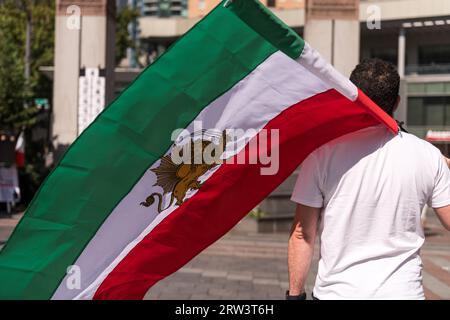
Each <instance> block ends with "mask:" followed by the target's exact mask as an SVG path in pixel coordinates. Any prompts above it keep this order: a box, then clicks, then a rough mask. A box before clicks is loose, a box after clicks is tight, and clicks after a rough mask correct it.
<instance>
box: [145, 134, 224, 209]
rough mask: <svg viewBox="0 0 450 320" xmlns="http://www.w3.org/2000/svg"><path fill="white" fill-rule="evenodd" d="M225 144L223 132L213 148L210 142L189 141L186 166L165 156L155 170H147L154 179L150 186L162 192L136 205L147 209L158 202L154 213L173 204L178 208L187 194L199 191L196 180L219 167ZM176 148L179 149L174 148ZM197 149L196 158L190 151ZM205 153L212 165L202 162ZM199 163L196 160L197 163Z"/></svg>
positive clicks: (168, 155)
mask: <svg viewBox="0 0 450 320" xmlns="http://www.w3.org/2000/svg"><path fill="white" fill-rule="evenodd" d="M228 141H229V136H228V135H227V134H226V131H225V130H224V131H223V132H222V135H221V136H220V138H219V143H218V144H216V145H211V144H214V142H213V141H212V140H204V139H203V138H202V139H201V140H197V141H194V138H190V141H189V142H188V143H189V145H188V151H189V150H190V154H189V156H188V157H189V158H190V161H187V162H188V163H185V162H183V163H180V164H176V163H175V162H174V161H173V159H172V155H171V154H167V155H165V156H164V157H163V158H162V159H161V162H160V164H159V166H158V167H156V168H153V169H150V171H152V172H154V173H155V175H156V183H155V184H154V185H153V186H158V187H161V188H162V190H163V192H162V193H159V192H154V193H152V194H150V195H149V196H148V197H147V198H146V199H145V201H143V202H141V203H140V205H141V206H144V207H147V208H148V207H151V206H152V205H154V203H155V201H156V200H157V201H158V207H157V209H158V213H161V212H162V211H164V210H166V209H168V208H169V207H171V206H172V204H174V203H175V205H177V206H181V205H182V204H183V203H184V202H185V201H186V195H187V193H188V191H190V190H192V191H195V190H198V189H200V188H201V186H202V184H203V183H201V182H200V178H201V177H202V176H203V175H204V174H206V173H207V172H208V171H210V170H211V169H213V168H215V167H216V166H218V165H219V164H221V163H223V162H224V161H225V160H222V159H221V157H222V155H223V153H224V152H225V149H226V144H227V142H228ZM175 147H177V145H175ZM178 147H179V146H178ZM198 147H200V148H199V149H201V156H200V158H198V155H199V153H198V152H197V153H196V152H195V151H194V149H195V148H198ZM206 149H210V150H212V151H211V156H212V158H213V159H214V161H205V159H204V157H203V154H204V151H205V150H206ZM184 151H186V148H185V149H182V148H180V149H179V152H180V155H181V156H183V152H184ZM199 159H200V160H199ZM166 194H170V201H169V204H168V205H167V206H165V208H163V199H164V196H165V195H166Z"/></svg>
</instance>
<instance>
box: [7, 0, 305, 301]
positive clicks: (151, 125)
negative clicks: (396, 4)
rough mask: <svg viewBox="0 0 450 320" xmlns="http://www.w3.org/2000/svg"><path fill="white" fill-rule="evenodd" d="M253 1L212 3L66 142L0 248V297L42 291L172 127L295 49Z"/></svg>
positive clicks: (42, 294)
mask: <svg viewBox="0 0 450 320" xmlns="http://www.w3.org/2000/svg"><path fill="white" fill-rule="evenodd" d="M253 1H256V0H235V1H234V3H233V7H232V10H230V9H228V8H224V7H223V5H222V4H220V5H219V6H217V7H216V9H214V10H213V11H212V12H211V13H210V14H209V15H208V16H207V17H205V18H204V19H203V20H202V21H201V22H199V23H198V24H197V25H196V26H194V27H193V28H192V29H191V30H190V31H189V32H188V33H187V34H186V35H184V36H183V37H182V38H181V39H180V40H178V41H177V42H176V44H175V45H174V46H172V47H171V48H170V49H169V50H168V51H167V52H166V53H165V54H164V55H163V56H161V57H160V58H159V59H158V60H157V61H156V62H155V63H154V64H152V65H151V66H150V67H149V68H147V69H146V70H145V71H144V72H142V73H141V74H140V76H139V77H138V78H137V79H136V80H135V81H134V82H133V83H132V84H131V85H130V86H129V87H128V88H127V89H126V90H125V91H124V92H123V93H122V94H121V95H120V96H119V97H118V98H117V99H116V100H115V101H114V102H113V103H112V104H110V106H109V107H108V108H106V110H105V111H104V112H103V113H102V114H101V115H100V116H99V117H98V118H97V119H96V120H95V121H94V123H93V124H92V125H91V126H90V127H89V128H88V129H86V130H85V131H84V132H83V134H82V135H81V136H80V137H79V138H78V139H77V140H76V141H75V142H74V143H73V144H72V146H71V147H70V148H69V149H68V151H67V152H66V154H65V156H64V158H63V159H62V160H61V161H60V163H59V164H58V166H57V167H56V168H55V169H54V170H53V171H52V173H51V174H50V175H49V177H48V178H47V179H46V181H45V183H44V184H43V186H42V187H41V188H40V190H39V191H38V194H37V195H36V196H35V198H34V199H33V201H32V203H31V204H30V206H29V208H28V210H27V212H26V214H25V216H24V217H23V218H22V220H21V221H20V223H19V225H18V226H17V228H16V229H15V231H14V233H13V235H12V236H11V238H10V240H9V241H8V243H7V244H6V245H5V247H4V248H3V250H2V251H1V252H0V299H48V298H51V296H52V295H53V292H54V291H55V290H56V289H57V287H58V285H59V284H60V282H61V280H62V279H63V278H64V276H65V273H66V268H67V267H68V266H69V265H71V264H73V263H74V262H75V261H76V259H77V258H78V256H79V255H80V254H81V252H82V251H83V250H84V248H85V246H86V245H87V244H88V243H89V241H90V240H91V238H92V237H93V236H94V235H95V233H96V232H97V230H98V229H99V228H100V226H101V225H102V223H103V222H104V221H105V219H106V218H107V217H108V215H109V214H110V213H111V212H112V211H113V209H114V208H115V207H116V206H117V204H118V203H119V202H120V201H121V200H122V199H123V197H125V196H126V195H127V193H128V192H129V191H130V190H131V188H132V187H133V186H134V185H135V184H136V183H137V181H138V180H139V179H140V178H141V176H142V175H143V174H144V172H145V171H146V170H147V169H148V167H150V166H151V165H152V164H153V163H154V162H155V161H157V160H158V159H159V158H160V157H161V156H162V155H163V154H164V153H165V152H166V151H167V150H168V149H169V147H170V146H171V144H172V142H171V140H170V136H171V133H172V131H173V130H174V129H176V128H184V127H186V126H187V125H188V124H189V123H190V122H192V121H193V119H195V117H196V116H197V115H198V113H199V112H200V111H201V110H202V109H203V108H204V107H205V106H207V105H208V104H209V103H211V102H212V101H213V100H215V99H216V98H217V97H219V96H220V95H222V94H223V93H224V92H226V91H228V90H229V89H230V88H231V87H232V86H233V85H234V84H236V83H237V82H238V81H240V80H241V79H243V78H244V77H245V76H247V75H248V74H249V73H250V72H251V71H252V70H254V69H255V68H256V67H257V66H258V65H259V64H261V63H262V62H263V61H264V60H265V59H267V58H268V57H269V56H270V55H271V54H273V53H274V52H276V51H278V50H282V51H283V52H285V53H286V54H288V55H289V56H291V57H294V56H299V55H300V53H301V50H302V46H301V45H300V43H301V42H302V41H300V40H299V39H300V38H298V37H297V38H295V37H292V36H291V35H290V34H289V33H290V31H289V30H287V29H285V27H283V26H282V25H281V24H278V23H277V24H274V21H276V20H274V19H273V18H271V19H267V17H268V16H267V12H266V11H264V10H261V8H256V7H255V8H250V7H248V8H247V7H245V5H244V3H246V2H253ZM235 9H236V10H235ZM237 9H239V10H237ZM233 12H234V13H233ZM239 16H242V19H243V20H245V21H246V22H245V23H244V22H243V20H241V19H240V18H239ZM248 16H252V18H251V19H247V18H248ZM265 24H267V27H265ZM269 26H270V27H269ZM256 27H258V30H254V29H253V28H256ZM279 29H280V30H279ZM255 31H256V32H255ZM284 32H287V33H288V34H284V35H283V34H282V33H284ZM286 36H288V38H287V39H289V41H286V40H284V39H283V37H286ZM278 38H279V41H278V40H277V39H278Z"/></svg>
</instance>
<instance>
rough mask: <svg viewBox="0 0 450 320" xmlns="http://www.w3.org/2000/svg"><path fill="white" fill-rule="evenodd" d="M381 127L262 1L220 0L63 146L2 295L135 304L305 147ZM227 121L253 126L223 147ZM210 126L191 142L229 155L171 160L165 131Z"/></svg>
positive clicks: (268, 188)
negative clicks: (272, 159) (265, 154)
mask: <svg viewBox="0 0 450 320" xmlns="http://www.w3.org/2000/svg"><path fill="white" fill-rule="evenodd" d="M198 123H200V124H202V129H201V130H200V131H198V130H196V128H195V127H196V125H197V124H198ZM379 123H383V124H385V125H386V130H391V131H392V132H393V134H395V133H396V132H397V125H396V123H395V121H394V120H393V119H391V118H390V117H389V116H388V115H387V114H385V113H384V112H383V111H382V110H381V109H379V108H378V107H377V106H376V105H375V104H374V103H373V102H372V101H371V100H370V99H368V98H367V97H366V96H365V95H364V94H363V93H362V92H361V91H359V90H358V89H357V88H356V87H355V86H354V85H353V84H352V83H351V82H350V81H349V80H348V79H347V78H345V77H344V76H342V75H341V74H339V73H338V72H337V71H336V70H335V69H333V67H332V66H331V65H330V64H328V63H327V62H326V61H324V60H323V59H322V58H321V56H320V55H319V54H318V53H317V52H316V51H315V50H314V49H313V48H311V47H310V46H309V45H308V44H307V43H305V42H304V41H303V40H302V39H301V38H300V37H299V36H298V35H297V34H296V33H295V32H294V31H293V30H291V29H290V28H289V27H288V26H286V25H285V24H283V23H282V22H281V21H280V20H278V19H277V18H276V17H275V16H274V15H273V14H272V13H271V12H270V11H269V10H268V9H266V8H265V7H264V6H263V5H262V4H260V3H259V2H258V1H256V0H234V1H224V2H222V3H221V4H219V5H218V6H217V7H216V8H215V9H214V10H213V11H212V12H211V13H210V14H209V15H207V16H206V17H205V18H204V19H203V20H201V21H200V22H199V23H198V24H197V25H195V26H194V27H193V28H192V29H191V30H190V31H189V32H188V33H186V34H185V35H184V36H183V37H182V38H181V39H179V40H178V41H177V42H176V43H175V44H174V45H173V46H172V47H171V48H170V49H169V50H167V52H166V53H165V54H164V55H162V56H161V57H160V58H159V59H158V60H157V61H156V62H155V63H153V64H152V65H151V66H149V67H148V68H147V69H145V70H144V71H143V72H142V73H141V74H140V76H139V77H138V78H137V79H136V80H135V81H134V82H133V83H132V84H131V85H130V86H129V87H128V88H127V89H126V90H124V91H123V92H122V93H121V94H120V95H119V96H118V98H117V99H116V100H115V101H113V102H112V103H111V104H110V105H109V106H108V107H107V108H106V109H105V111H103V112H102V113H101V114H100V115H99V116H98V117H97V118H96V120H95V121H94V122H93V123H92V124H91V125H90V126H89V127H88V128H87V129H86V130H85V131H84V132H83V134H82V135H81V136H80V137H79V138H78V139H77V140H76V141H75V142H74V143H73V144H72V145H71V147H70V148H69V149H68V151H67V152H66V154H65V156H64V158H63V159H62V160H61V161H60V162H59V164H58V165H57V167H56V168H55V169H54V170H53V172H52V173H51V174H50V175H49V176H48V178H47V180H46V181H45V183H44V184H43V185H42V187H41V188H40V190H39V191H38V193H37V195H36V196H35V198H34V200H33V201H32V203H31V204H30V206H29V208H28V210H27V211H26V213H25V215H24V217H23V218H22V220H21V221H20V223H19V225H18V226H17V228H16V229H15V231H14V233H13V234H12V236H11V238H10V239H9V241H8V242H7V243H6V245H5V247H4V248H3V250H2V251H1V253H0V298H1V299H141V298H143V296H144V295H145V293H146V292H147V291H148V290H149V288H150V287H151V286H153V285H154V284H155V283H156V282H158V281H159V280H161V279H163V278H165V277H167V276H168V275H170V274H172V273H173V272H175V271H177V270H178V269H179V268H181V267H182V266H183V265H185V264H186V263H187V262H189V261H190V260H191V259H192V258H193V257H195V256H196V255H197V254H199V253H200V252H201V251H202V250H204V249H205V248H206V247H208V246H209V245H211V244H212V243H213V242H215V241H216V240H217V239H219V238H220V237H221V236H223V235H224V234H225V233H226V232H227V231H229V230H230V229H231V228H232V227H233V226H234V225H236V224H237V223H238V222H239V221H240V220H241V219H242V218H243V217H244V216H245V215H246V214H247V213H248V212H249V211H251V210H252V209H253V208H254V207H255V206H256V205H258V203H260V202H261V201H262V200H263V199H264V198H265V197H266V196H267V195H269V194H270V193H271V192H272V191H273V190H274V189H275V188H276V187H277V186H278V185H280V184H281V183H282V182H283V181H284V180H285V179H286V178H287V177H288V176H289V175H290V174H291V173H292V172H293V171H294V170H295V169H296V168H297V167H298V166H299V165H300V164H301V162H302V161H303V160H304V159H305V157H307V156H308V154H310V153H311V152H312V151H313V150H315V149H316V148H318V147H319V146H321V145H323V144H324V143H327V142H328V141H330V140H332V139H335V138H337V137H339V136H342V135H344V134H347V133H350V132H353V131H356V130H359V129H362V128H365V127H368V126H373V125H377V124H379ZM234 128H238V129H240V130H243V131H244V132H246V133H248V132H252V134H251V135H250V136H249V135H248V134H247V135H246V137H245V138H246V140H245V141H247V143H245V144H243V145H242V144H241V146H239V147H237V148H228V146H227V143H229V139H228V135H227V134H226V132H227V130H229V129H234ZM177 129H185V130H183V131H180V130H178V131H176V130H177ZM208 129H214V130H216V132H219V134H217V135H216V136H215V137H214V135H213V134H212V135H211V136H207V135H204V136H202V137H201V138H198V139H200V141H201V144H200V146H201V147H202V148H207V147H208V146H211V145H212V144H214V145H216V146H220V148H219V149H218V150H219V152H218V153H217V154H218V155H221V158H226V159H227V161H223V162H220V161H217V162H215V163H212V164H205V163H197V164H195V165H193V164H191V165H188V164H177V163H176V161H175V160H173V157H172V155H173V154H174V152H173V151H174V148H178V144H177V143H178V142H177V141H179V139H178V138H177V137H175V139H174V132H179V135H180V136H181V135H184V136H186V132H190V133H192V141H196V140H195V136H196V133H198V132H201V133H203V132H207V131H208ZM268 132H277V135H274V136H272V134H267V133H268ZM221 133H223V134H221ZM188 136H189V135H188ZM206 136H207V137H206ZM262 136H264V137H262ZM189 137H190V136H189ZM267 137H269V138H267ZM274 137H276V139H275V138H274ZM262 138H264V139H262ZM266 138H267V139H266ZM198 139H197V141H198ZM263 140H264V141H265V140H269V141H268V144H267V145H268V146H269V147H268V149H267V150H265V151H269V154H276V155H277V161H278V163H277V165H276V170H273V172H269V174H267V172H266V173H264V169H267V163H263V161H260V160H261V159H260V158H259V157H258V154H256V153H258V152H261V149H264V148H265V146H264V145H259V144H258V142H259V141H263ZM241 142H242V141H241ZM255 143H256V145H258V146H259V147H258V148H256V149H255V148H251V147H250V146H251V145H255ZM192 145H194V144H192ZM221 147H223V148H221ZM269 149H270V150H269ZM184 150H185V151H186V150H188V149H184ZM202 150H203V149H202ZM178 151H180V150H178ZM179 154H181V153H180V152H179ZM217 154H216V155H217ZM238 159H253V160H255V159H257V160H258V161H250V160H249V161H245V163H242V161H238ZM229 160H230V161H229ZM233 160H236V161H233Z"/></svg>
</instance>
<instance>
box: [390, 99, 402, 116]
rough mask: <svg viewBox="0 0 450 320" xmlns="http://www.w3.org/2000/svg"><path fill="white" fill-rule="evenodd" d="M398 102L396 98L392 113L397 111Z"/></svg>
mask: <svg viewBox="0 0 450 320" xmlns="http://www.w3.org/2000/svg"><path fill="white" fill-rule="evenodd" d="M400 100H401V98H400V96H397V100H396V101H395V104H394V108H393V109H392V113H394V112H395V111H397V108H398V106H399V105H400Z"/></svg>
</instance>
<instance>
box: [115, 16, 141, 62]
mask: <svg viewBox="0 0 450 320" xmlns="http://www.w3.org/2000/svg"><path fill="white" fill-rule="evenodd" d="M138 17H139V11H138V10H136V9H133V8H130V7H123V8H122V9H121V10H119V11H118V12H117V15H116V65H118V64H119V63H120V61H122V59H123V58H125V57H126V55H127V49H128V48H131V49H133V50H135V52H136V56H137V57H139V55H140V47H139V46H138V45H137V44H136V43H135V42H134V41H133V39H132V37H131V36H130V33H129V30H128V26H129V24H130V23H132V22H135V23H136V24H137V21H138V20H137V19H138Z"/></svg>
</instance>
